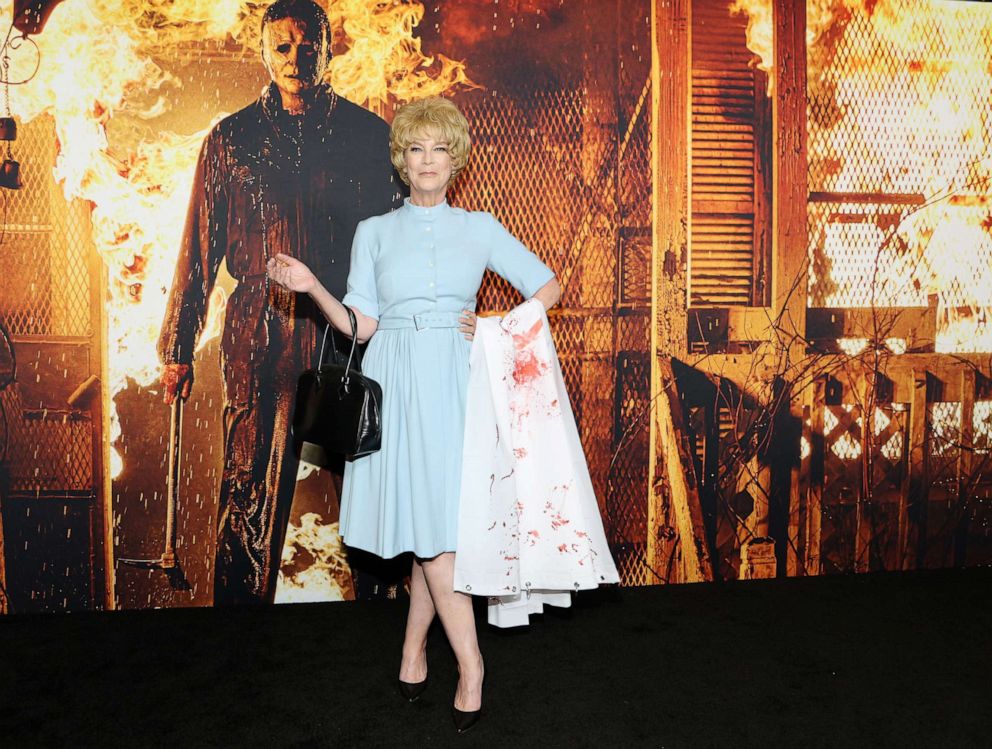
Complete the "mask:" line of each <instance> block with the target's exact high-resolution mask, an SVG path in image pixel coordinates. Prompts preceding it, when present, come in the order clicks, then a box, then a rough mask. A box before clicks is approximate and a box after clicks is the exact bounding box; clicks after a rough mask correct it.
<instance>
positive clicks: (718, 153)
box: [689, 0, 771, 307]
mask: <svg viewBox="0 0 992 749" xmlns="http://www.w3.org/2000/svg"><path fill="white" fill-rule="evenodd" d="M745 27H746V20H745V17H744V16H742V15H735V16H731V15H730V13H729V11H728V3H727V1H726V0H693V3H692V50H691V58H692V59H691V63H690V64H691V70H692V80H691V96H692V129H691V148H692V173H691V175H690V181H691V186H692V191H691V195H692V222H691V224H690V231H689V305H690V306H720V307H725V306H762V305H764V304H767V299H766V294H767V291H766V289H767V286H768V284H767V278H766V276H767V273H768V261H767V257H766V256H767V253H768V249H769V229H770V225H771V220H770V204H771V179H770V177H771V174H770V172H771V161H770V156H771V127H770V125H771V99H770V98H769V97H768V95H767V92H766V86H767V77H766V76H765V74H764V73H762V72H761V71H760V70H758V69H756V68H755V67H754V66H753V61H754V60H755V55H754V54H753V53H752V52H751V51H750V50H748V48H747V45H746V38H745V33H744V32H745Z"/></svg>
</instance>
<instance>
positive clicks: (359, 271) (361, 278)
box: [341, 221, 379, 320]
mask: <svg viewBox="0 0 992 749" xmlns="http://www.w3.org/2000/svg"><path fill="white" fill-rule="evenodd" d="M373 239H374V232H373V230H372V229H371V228H370V227H369V222H368V221H361V222H359V224H358V227H357V228H356V229H355V239H354V240H353V241H352V243H351V266H350V270H349V271H348V293H347V294H345V295H344V299H342V300H341V303H342V304H346V305H348V306H349V307H356V308H358V310H359V311H360V312H361V313H362V314H363V315H365V316H366V317H374V318H375V319H376V320H378V319H379V293H378V291H377V290H376V286H375V259H374V258H373V254H372V251H373V249H374V248H373V245H374V241H373Z"/></svg>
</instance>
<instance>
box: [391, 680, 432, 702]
mask: <svg viewBox="0 0 992 749" xmlns="http://www.w3.org/2000/svg"><path fill="white" fill-rule="evenodd" d="M397 684H398V685H399V688H400V694H401V695H402V696H403V699H405V700H406V701H407V702H416V701H417V700H419V699H420V695H422V694H423V693H424V691H425V690H426V689H427V679H424V680H423V681H417V682H410V681H403V680H402V679H400V680H398V681H397Z"/></svg>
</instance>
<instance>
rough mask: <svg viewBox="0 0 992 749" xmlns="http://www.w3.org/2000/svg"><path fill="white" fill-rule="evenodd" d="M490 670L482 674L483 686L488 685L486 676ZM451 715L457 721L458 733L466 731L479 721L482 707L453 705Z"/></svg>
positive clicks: (456, 728)
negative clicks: (471, 708)
mask: <svg viewBox="0 0 992 749" xmlns="http://www.w3.org/2000/svg"><path fill="white" fill-rule="evenodd" d="M488 675H489V674H488V672H483V674H482V686H483V688H485V686H486V677H487V676H488ZM451 717H452V719H453V720H454V721H455V730H456V731H458V733H465V732H466V731H467V730H468V729H470V728H471V727H472V726H474V725H475V724H476V723H478V722H479V718H481V717H482V707H481V705H480V707H479V709H478V710H459V709H458V708H457V707H455V706H454V705H452V706H451Z"/></svg>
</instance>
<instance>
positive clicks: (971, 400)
mask: <svg viewBox="0 0 992 749" xmlns="http://www.w3.org/2000/svg"><path fill="white" fill-rule="evenodd" d="M974 414H975V370H974V369H972V368H971V367H964V368H963V369H962V370H961V450H960V451H959V453H958V487H959V493H958V507H959V509H960V511H961V518H960V520H959V522H958V525H957V527H956V528H955V529H954V565H955V566H956V567H960V566H963V565H964V562H965V551H966V549H967V546H968V514H969V510H970V508H971V506H972V503H971V500H972V498H973V497H974V496H975V486H976V483H977V479H976V476H975V468H976V466H977V465H979V463H978V461H976V460H975V452H974V445H975V416H974Z"/></svg>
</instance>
